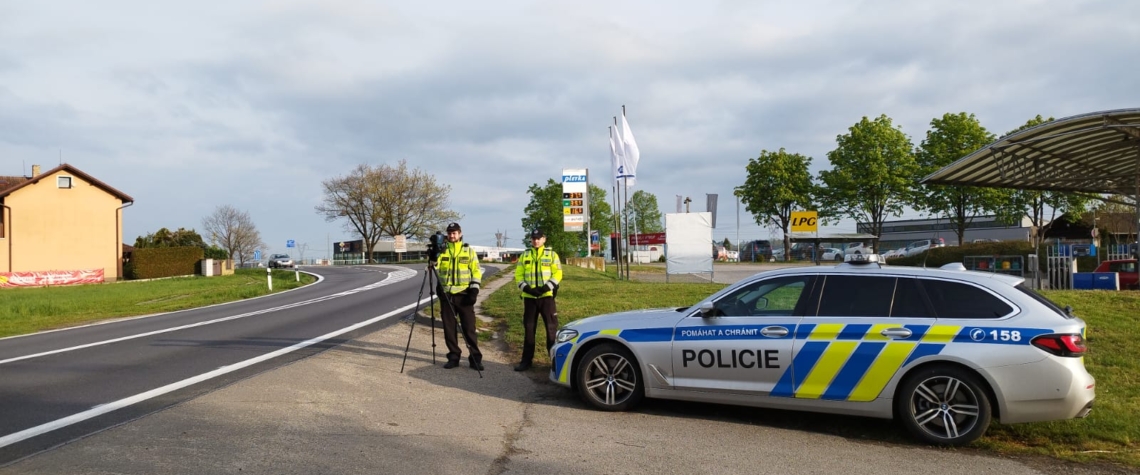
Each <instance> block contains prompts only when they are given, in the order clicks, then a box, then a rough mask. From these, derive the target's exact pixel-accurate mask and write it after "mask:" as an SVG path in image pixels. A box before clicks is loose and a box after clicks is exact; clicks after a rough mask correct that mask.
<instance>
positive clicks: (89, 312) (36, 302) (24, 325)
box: [0, 269, 316, 337]
mask: <svg viewBox="0 0 1140 475" xmlns="http://www.w3.org/2000/svg"><path fill="white" fill-rule="evenodd" d="M315 280H316V279H315V278H314V277H313V276H311V275H307V274H303V273H302V274H301V282H297V281H296V277H295V274H294V273H293V271H288V270H274V271H273V291H274V292H280V291H283V290H288V289H292V288H296V287H299V286H301V285H305V284H309V283H312V282H314V281H315ZM268 293H270V292H269V289H268V288H267V285H266V279H265V270H264V269H237V270H236V272H235V273H234V275H227V276H219V277H178V278H172V279H160V280H148V281H124V282H119V283H113V284H94V285H77V286H67V287H35V288H14V289H3V290H0V337H5V336H12V335H23V334H27V333H34V332H37V331H43V330H51V329H56V328H64V327H70V326H75V325H82V324H84V323H91V322H94V321H98V320H105V319H108V318H116V317H129V316H136V315H147V314H152V313H160V312H170V311H174V310H183V309H188V308H195V307H202V306H206V305H212V304H216V303H222V302H231V301H234V300H242V299H247V298H251V297H257V296H260V295H265V294H268Z"/></svg>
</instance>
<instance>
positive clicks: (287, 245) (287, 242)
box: [285, 239, 297, 247]
mask: <svg viewBox="0 0 1140 475" xmlns="http://www.w3.org/2000/svg"><path fill="white" fill-rule="evenodd" d="M285 247H297V243H295V242H293V240H292V239H290V240H288V241H285Z"/></svg>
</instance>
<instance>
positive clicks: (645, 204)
mask: <svg viewBox="0 0 1140 475" xmlns="http://www.w3.org/2000/svg"><path fill="white" fill-rule="evenodd" d="M624 214H625V215H626V219H628V220H629V227H630V232H631V233H632V232H634V230H636V231H637V232H638V233H642V234H645V233H660V232H664V231H665V227H664V226H663V225H662V224H661V211H660V210H658V209H657V195H654V194H653V193H649V192H646V191H642V190H637V191H635V192H633V194H632V195H630V197H629V202H628V203H626V205H625V211H624Z"/></svg>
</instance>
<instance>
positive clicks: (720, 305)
mask: <svg viewBox="0 0 1140 475" xmlns="http://www.w3.org/2000/svg"><path fill="white" fill-rule="evenodd" d="M808 279H809V277H807V276H795V277H779V278H775V279H766V280H762V281H758V282H753V283H751V284H748V285H745V286H743V287H741V288H739V289H736V290H735V291H733V292H731V293H729V294H726V295H725V296H723V297H721V298H720V299H719V300H717V301H716V303H715V304H714V305H715V308H716V314H717V315H719V316H725V317H752V316H769V315H771V316H790V315H792V313H793V312H794V311H795V309H796V304H797V303H799V301H800V296H801V295H803V293H804V288H805V284H806V283H807V281H808Z"/></svg>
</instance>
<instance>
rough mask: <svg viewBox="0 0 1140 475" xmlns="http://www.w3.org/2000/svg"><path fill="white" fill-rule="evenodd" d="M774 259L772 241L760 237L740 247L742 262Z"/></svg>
mask: <svg viewBox="0 0 1140 475" xmlns="http://www.w3.org/2000/svg"><path fill="white" fill-rule="evenodd" d="M770 260H772V243H770V242H768V241H766V240H763V239H758V240H755V241H752V242H748V243H745V244H744V245H743V246H741V247H740V262H768V261H770Z"/></svg>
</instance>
